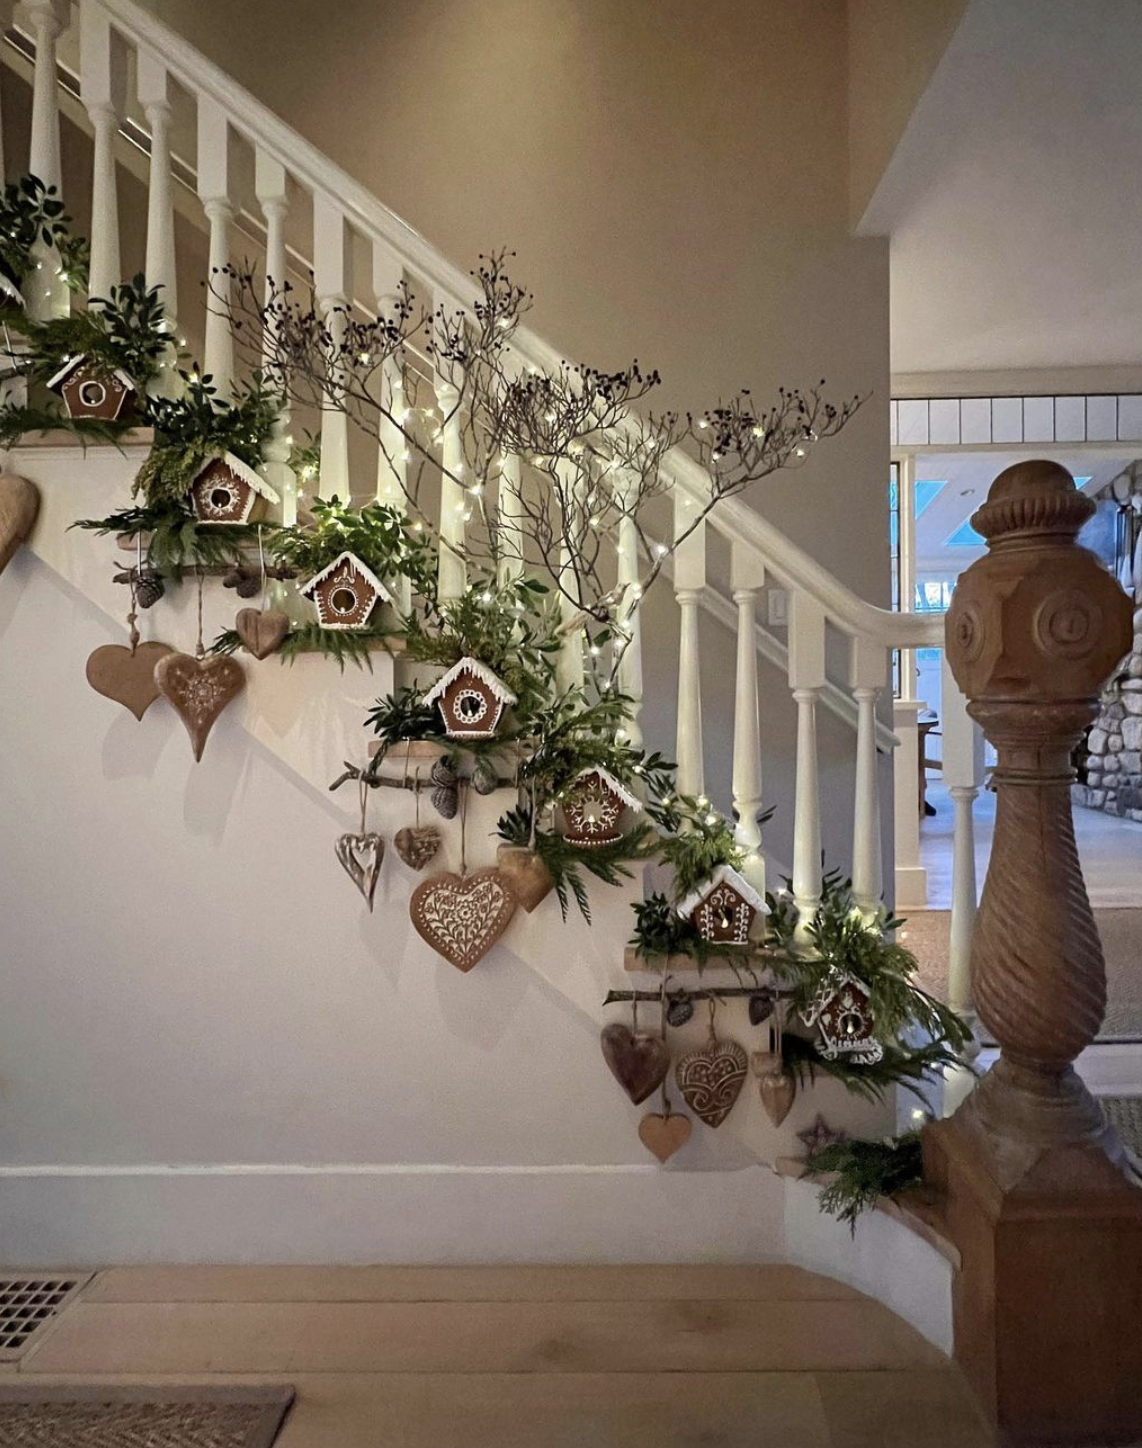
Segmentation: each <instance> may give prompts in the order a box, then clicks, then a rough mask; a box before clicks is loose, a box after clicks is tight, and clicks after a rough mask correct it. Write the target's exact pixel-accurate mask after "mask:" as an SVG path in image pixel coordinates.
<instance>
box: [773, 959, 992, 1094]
mask: <svg viewBox="0 0 1142 1448" xmlns="http://www.w3.org/2000/svg"><path fill="white" fill-rule="evenodd" d="M775 973H776V968H775ZM882 1046H883V1053H884V1054H883V1055H882V1056H881V1058H880V1060H879V1061H873V1062H870V1063H868V1064H866V1065H863V1066H858V1065H857V1064H856V1063H855V1062H853V1061H850V1060H847V1059H846V1058H845V1057H844V1056H841V1057H838V1058H837V1059H836V1060H830V1059H829V1058H828V1057H827V1056H825V1055H823V1054H822V1053H821V1051H820V1049H819V1047H818V1046H817V1045H816V1043H815V1042H814V1041H810V1040H807V1039H806V1038H805V1037H804V1036H798V1035H796V1034H794V1033H793V1032H792V1031H786V1032H785V1033H784V1034H783V1036H782V1038H781V1051H782V1058H783V1060H784V1062H785V1064H786V1066H788V1067H789V1069H790V1071H792V1072H793V1074H794V1076H796V1078H797V1081H798V1083H799V1084H800V1085H811V1084H812V1083H813V1082H814V1081H815V1080H816V1079H817V1077H818V1076H831V1077H832V1078H833V1079H834V1080H835V1081H840V1082H841V1083H842V1085H843V1086H844V1087H845V1089H846V1091H850V1092H852V1094H853V1095H854V1096H860V1097H862V1098H863V1099H864V1100H865V1101H871V1102H882V1101H883V1100H884V1098H885V1096H886V1094H887V1093H888V1091H889V1090H891V1088H892V1087H893V1086H902V1087H903V1088H904V1090H905V1091H908V1092H909V1093H910V1094H911V1095H913V1096H915V1097H916V1099H917V1100H918V1101H920V1102H922V1103H923V1105H924V1106H928V1105H929V1102H928V1097H927V1096H926V1094H925V1088H926V1087H927V1086H928V1085H929V1084H930V1081H931V1077H932V1076H934V1075H939V1074H942V1073H943V1072H944V1071H946V1070H948V1068H949V1067H952V1066H962V1065H963V1064H964V1062H963V1058H962V1057H961V1055H960V1054H959V1051H958V1050H957V1049H955V1048H953V1047H951V1046H950V1045H949V1044H948V1042H947V1041H942V1040H940V1041H936V1040H930V1041H920V1042H918V1043H916V1044H910V1043H909V1042H907V1041H904V1040H901V1041H899V1042H895V1043H893V1044H891V1045H889V1044H887V1043H882Z"/></svg>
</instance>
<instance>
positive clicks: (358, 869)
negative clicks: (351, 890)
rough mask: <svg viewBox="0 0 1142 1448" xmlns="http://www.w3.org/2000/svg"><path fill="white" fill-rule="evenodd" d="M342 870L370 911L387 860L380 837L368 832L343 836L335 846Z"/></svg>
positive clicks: (383, 843)
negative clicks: (383, 861)
mask: <svg viewBox="0 0 1142 1448" xmlns="http://www.w3.org/2000/svg"><path fill="white" fill-rule="evenodd" d="M333 848H334V851H335V852H336V854H337V858H338V860H339V861H340V862H341V868H342V869H343V870H344V871H345V873H346V874H347V875H348V876H349V878H350V880H352V882H353V884H354V885H356V887H357V889H358V890H360V892H361V894H362V895H364V897H365V903H366V904H367V905H368V907H369V909H370V910H372V908H373V896H374V895H375V894H376V893H377V880H378V878H379V877H380V873H381V861H382V860H383V859H384V858H385V842H384V840H383V839H382V838H381V836H380V835H375V834H373V833H372V831H371V830H370V831H367V832H366V833H364V834H360V835H341V836H339V838H338V840H337V843H336V844H335V845H334V846H333Z"/></svg>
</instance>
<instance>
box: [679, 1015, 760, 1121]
mask: <svg viewBox="0 0 1142 1448" xmlns="http://www.w3.org/2000/svg"><path fill="white" fill-rule="evenodd" d="M748 1066H749V1059H748V1057H747V1056H746V1053H745V1051H744V1050H743V1049H742V1048H741V1046H739V1045H738V1043H737V1042H736V1041H719V1040H718V1038H717V1036H715V1035H714V1033H713V1031H712V1030H711V1032H710V1039H709V1040H708V1041H707V1042H706V1044H705V1045H704V1046H699V1047H698V1049H697V1050H695V1051H687V1053H686V1055H685V1056H683V1057H682V1059H681V1060H680V1061H679V1062H678V1065H677V1066H676V1067H675V1069H674V1079H675V1080H676V1081H677V1082H678V1089H679V1091H681V1092H682V1096H683V1099H684V1100H685V1102H686V1105H687V1106H689V1108H690V1110H691V1111H692V1112H693V1113H694V1115H695V1116H696V1117H697V1118H698V1119H699V1120H700V1121H704V1122H705V1123H706V1125H707V1126H721V1124H722V1122H723V1121H725V1119H726V1117H727V1116H728V1115H729V1114H730V1111H731V1109H732V1107H733V1104H734V1102H735V1101H736V1100H737V1099H738V1096H739V1095H740V1094H741V1089H742V1087H743V1086H744V1085H745V1078H746V1071H747V1069H748Z"/></svg>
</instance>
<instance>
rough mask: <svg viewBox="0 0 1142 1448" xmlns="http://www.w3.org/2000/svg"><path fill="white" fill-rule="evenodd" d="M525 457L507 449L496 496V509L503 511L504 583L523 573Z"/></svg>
mask: <svg viewBox="0 0 1142 1448" xmlns="http://www.w3.org/2000/svg"><path fill="white" fill-rule="evenodd" d="M522 491H523V461H522V459H521V458H519V457H518V456H517V455H516V454H515V453H504V454H502V455H501V457H500V479H499V492H498V494H497V497H496V512H497V514H498V515H499V529H500V547H501V549H503V550H504V551H503V552H501V554H500V559H499V580H500V583H501V584H505V583H511V582H512V581H513V579H516V578H520V577H522V575H523V569H524V558H523V533H522V531H521V529H522V519H523V503H522V501H521V497H522Z"/></svg>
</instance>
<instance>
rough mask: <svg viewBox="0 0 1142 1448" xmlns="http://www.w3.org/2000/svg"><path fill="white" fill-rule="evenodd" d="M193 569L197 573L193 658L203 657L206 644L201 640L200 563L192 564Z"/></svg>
mask: <svg viewBox="0 0 1142 1448" xmlns="http://www.w3.org/2000/svg"><path fill="white" fill-rule="evenodd" d="M194 571H195V573H197V575H198V643H197V645H196V646H195V650H194V655H195V658H198V659H204V658H205V657H206V645H205V644H204V643H203V641H202V578H203V572H202V564H201V563H196V564H195V565H194Z"/></svg>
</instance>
